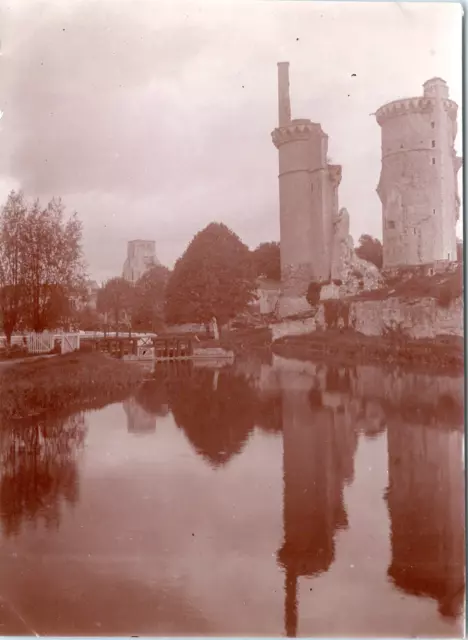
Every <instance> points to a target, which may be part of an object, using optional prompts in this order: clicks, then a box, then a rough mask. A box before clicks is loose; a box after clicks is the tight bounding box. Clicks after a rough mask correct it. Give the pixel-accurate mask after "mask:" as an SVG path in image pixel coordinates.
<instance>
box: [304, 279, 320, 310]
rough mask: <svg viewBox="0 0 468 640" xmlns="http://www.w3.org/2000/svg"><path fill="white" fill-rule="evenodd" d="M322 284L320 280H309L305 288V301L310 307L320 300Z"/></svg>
mask: <svg viewBox="0 0 468 640" xmlns="http://www.w3.org/2000/svg"><path fill="white" fill-rule="evenodd" d="M321 290H322V284H321V283H320V282H311V283H310V284H309V288H308V289H307V302H308V303H309V304H310V306H311V307H315V306H316V305H318V303H319V302H320V292H321Z"/></svg>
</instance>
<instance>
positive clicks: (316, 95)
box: [0, 0, 462, 281]
mask: <svg viewBox="0 0 468 640" xmlns="http://www.w3.org/2000/svg"><path fill="white" fill-rule="evenodd" d="M461 19H462V9H461V6H460V5H458V4H449V3H445V2H440V3H430V4H429V3H409V2H408V3H399V2H393V3H380V2H367V3H364V2H363V3H356V2H318V1H314V2H309V1H307V0H306V1H302V2H298V1H292V0H291V1H287V0H277V1H275V0H255V1H250V2H245V1H244V0H236V1H235V2H233V1H231V0H229V1H228V0H205V1H204V2H199V1H197V2H186V1H185V0H145V1H140V0H67V2H62V1H61V0H60V1H59V0H44V1H42V2H41V1H39V0H21V1H19V0H14V1H10V2H8V1H7V0H4V2H3V3H2V7H1V8H0V40H1V55H0V111H1V112H3V117H2V118H1V119H0V202H4V201H5V199H6V197H7V194H8V192H9V191H10V190H11V189H19V188H21V189H23V191H24V193H25V195H26V196H27V197H28V198H36V197H39V198H40V199H41V201H44V202H46V201H47V200H48V199H49V198H51V197H52V196H60V197H61V198H62V199H63V201H64V203H65V205H66V207H67V211H69V212H70V213H72V212H73V211H76V212H77V213H78V215H79V217H80V219H81V220H82V221H83V225H84V234H83V246H84V252H85V257H86V260H87V263H88V269H89V273H90V275H91V276H92V277H93V278H95V279H97V280H99V281H101V280H103V279H105V278H107V277H111V276H113V275H120V274H121V271H122V266H123V262H124V260H125V257H126V243H127V241H128V240H133V239H148V240H155V241H156V252H157V256H158V258H159V259H160V261H161V262H162V263H163V264H166V265H167V266H169V267H172V266H173V264H174V262H175V260H176V259H177V258H178V257H179V256H180V255H181V254H182V253H183V251H184V250H185V248H186V246H187V245H188V243H189V242H190V240H191V239H192V237H193V235H194V234H195V233H196V232H198V231H199V230H201V229H202V228H203V227H205V226H206V225H207V224H209V223H210V222H212V221H216V222H224V223H225V224H227V225H228V226H229V227H230V228H231V229H233V230H234V231H235V232H236V233H237V234H238V235H239V236H240V238H241V239H242V240H243V241H244V242H245V243H246V244H248V245H249V246H250V247H251V248H254V247H255V246H257V245H258V244H259V243H260V242H265V241H270V240H278V239H279V203H278V184H277V182H278V179H277V175H278V158H277V150H276V149H275V147H274V146H273V144H272V141H271V131H272V130H273V129H274V128H275V126H276V125H277V66H276V64H277V62H278V61H282V60H288V61H289V62H290V81H291V102H292V116H293V117H296V118H310V119H311V120H312V121H314V122H320V123H321V125H322V128H323V129H324V131H325V132H326V133H327V134H328V136H329V155H330V157H331V159H332V161H333V162H334V163H337V164H341V165H342V167H343V179H342V183H341V186H340V192H339V198H340V206H345V207H346V208H347V209H348V211H349V213H350V217H351V233H352V234H353V236H354V238H355V241H356V240H357V239H358V238H359V236H360V234H361V233H370V234H372V235H374V236H377V237H381V205H380V201H379V199H378V197H377V194H376V192H375V189H376V186H377V183H378V180H379V173H380V128H379V126H378V124H377V122H376V120H375V117H373V116H372V114H373V113H374V112H375V111H376V110H377V109H378V107H380V106H381V105H382V104H384V103H385V102H388V101H391V100H394V99H397V98H402V97H409V96H413V95H420V94H422V84H423V83H424V82H425V81H426V80H427V79H429V78H431V77H433V76H441V77H443V78H444V79H445V80H446V81H447V82H448V84H449V87H450V96H451V98H452V99H454V100H455V101H456V102H457V103H458V104H461V98H462V66H461V62H462V57H461V55H462V41H461ZM456 146H457V150H458V152H459V154H461V149H462V139H461V117H459V135H458V139H457V145H456ZM459 233H461V230H460V229H459Z"/></svg>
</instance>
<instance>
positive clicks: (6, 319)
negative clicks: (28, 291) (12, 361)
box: [0, 191, 27, 344]
mask: <svg viewBox="0 0 468 640" xmlns="http://www.w3.org/2000/svg"><path fill="white" fill-rule="evenodd" d="M26 219H27V206H26V204H25V202H24V197H23V194H22V193H21V192H19V193H15V192H14V191H12V192H11V193H10V194H9V196H8V199H7V202H6V204H5V205H4V207H3V209H2V211H1V214H0V313H1V317H2V325H3V331H4V332H5V336H6V338H7V343H8V344H10V343H11V336H12V333H13V332H14V331H15V329H16V328H17V326H18V323H19V321H20V315H21V302H22V298H24V292H23V288H24V282H23V280H24V251H25V246H24V227H25V224H26Z"/></svg>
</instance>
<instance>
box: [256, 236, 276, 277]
mask: <svg viewBox="0 0 468 640" xmlns="http://www.w3.org/2000/svg"><path fill="white" fill-rule="evenodd" d="M252 260H253V264H254V269H255V275H256V276H257V277H260V276H264V277H265V278H268V279H269V280H276V281H279V280H281V261H280V244H279V242H262V244H259V245H258V247H257V248H256V249H255V251H253V252H252Z"/></svg>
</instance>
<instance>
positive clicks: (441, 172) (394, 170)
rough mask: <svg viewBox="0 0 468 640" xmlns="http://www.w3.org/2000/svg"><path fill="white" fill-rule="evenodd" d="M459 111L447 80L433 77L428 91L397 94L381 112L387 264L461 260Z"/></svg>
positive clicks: (380, 188) (380, 189) (426, 86)
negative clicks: (417, 94)
mask: <svg viewBox="0 0 468 640" xmlns="http://www.w3.org/2000/svg"><path fill="white" fill-rule="evenodd" d="M457 111H458V107H457V105H456V103H455V102H453V101H452V100H449V92H448V87H447V84H446V83H445V81H444V80H442V79H441V78H433V79H432V80H428V81H427V82H426V83H425V84H424V95H423V96H422V97H418V98H407V99H402V100H395V101H393V102H390V103H388V104H386V105H384V106H383V107H381V108H380V109H379V110H378V111H377V113H376V118H377V122H378V123H379V125H380V127H381V130H382V171H381V175H380V182H379V185H378V187H377V193H378V194H379V197H380V200H381V202H382V226H383V265H384V268H391V267H399V266H411V265H419V264H431V263H434V262H436V261H439V260H444V261H447V260H448V261H454V260H456V255H457V247H456V231H455V227H456V223H457V221H458V218H459V211H460V199H459V195H458V183H457V174H458V171H459V169H460V167H461V165H462V160H461V158H459V157H457V155H456V152H455V149H454V141H455V138H456V134H457Z"/></svg>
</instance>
